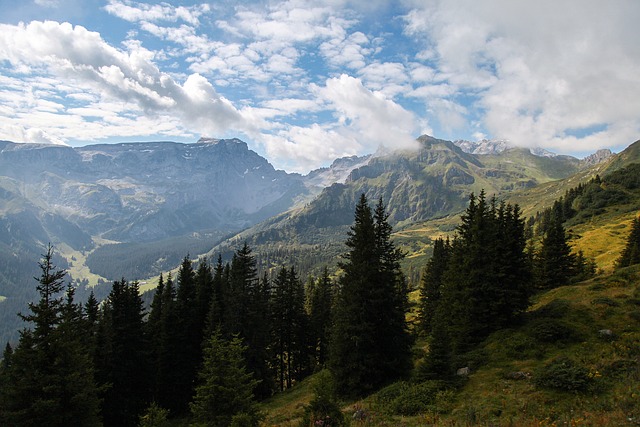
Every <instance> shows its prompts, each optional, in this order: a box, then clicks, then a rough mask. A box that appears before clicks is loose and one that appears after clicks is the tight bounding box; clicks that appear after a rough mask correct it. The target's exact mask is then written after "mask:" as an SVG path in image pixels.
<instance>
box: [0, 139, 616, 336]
mask: <svg viewBox="0 0 640 427" xmlns="http://www.w3.org/2000/svg"><path fill="white" fill-rule="evenodd" d="M418 142H419V147H420V148H419V149H418V150H414V151H403V152H390V151H388V150H383V149H381V150H379V152H377V153H374V154H371V155H368V156H362V157H357V156H353V157H346V158H341V159H337V160H335V161H334V162H333V164H331V166H329V167H326V168H321V169H318V170H314V171H312V172H310V173H309V174H307V175H300V174H295V173H287V172H284V171H281V170H276V169H275V168H274V167H273V166H272V165H271V164H270V163H269V162H268V161H267V160H266V159H264V158H263V157H261V156H259V155H258V154H257V153H255V152H254V151H252V150H249V148H248V146H247V144H246V143H245V142H243V141H241V140H239V139H222V140H217V139H206V138H202V139H200V140H199V141H198V142H197V143H193V144H180V143H174V142H146V143H122V144H100V145H89V146H85V147H76V148H72V147H65V146H52V145H39V144H18V143H13V142H8V141H0V296H3V297H5V299H4V300H3V302H0V305H4V306H5V307H8V306H11V307H14V306H21V305H24V304H26V301H28V300H29V298H30V293H29V291H26V290H25V289H24V282H27V283H28V285H31V283H30V281H32V279H31V277H32V276H33V274H32V271H33V270H35V268H34V267H37V265H36V260H37V259H39V255H40V254H41V253H42V252H43V248H44V246H45V245H46V244H47V243H49V242H51V243H52V244H53V245H54V246H55V247H56V250H57V252H58V254H59V258H58V264H59V266H60V267H62V268H67V269H68V270H69V272H70V274H71V276H72V277H73V279H75V280H76V281H82V282H83V283H85V284H88V283H91V284H96V283H98V282H100V281H102V280H113V279H118V278H120V277H122V276H125V277H126V278H127V279H130V280H134V279H144V278H147V277H150V276H153V275H155V274H158V273H159V272H161V271H166V270H168V269H171V268H173V267H174V266H175V265H177V264H178V261H179V260H180V258H181V257H183V256H185V255H186V254H187V253H189V254H190V255H191V256H192V257H193V256H197V255H199V254H204V253H209V254H210V255H214V254H216V253H222V254H229V253H231V252H232V251H233V250H234V249H236V246H237V245H238V244H239V242H241V241H247V242H248V243H249V245H250V246H252V247H255V248H256V252H257V253H259V254H260V258H261V262H263V264H264V266H265V267H269V266H272V265H277V264H278V263H280V262H283V261H284V259H285V258H287V257H288V258H289V259H293V260H296V261H297V262H298V263H299V264H301V265H302V266H303V267H302V269H303V270H305V268H306V270H309V271H310V270H311V269H313V268H314V267H316V266H317V265H319V263H321V262H332V260H335V256H336V255H337V254H338V253H340V252H341V251H342V250H343V248H342V241H343V239H344V236H345V232H346V230H347V229H348V226H349V225H350V224H351V222H352V220H353V207H354V206H355V203H356V200H357V197H358V196H359V194H360V193H362V192H365V193H367V195H368V197H369V198H370V200H376V199H378V198H382V200H383V201H384V203H385V204H386V205H387V206H388V212H389V214H390V222H391V224H393V225H394V227H396V228H400V229H401V228H402V227H407V226H409V225H411V224H416V223H420V222H423V221H427V220H433V219H435V218H441V217H445V216H447V215H451V214H455V213H457V212H459V211H461V210H462V209H464V207H465V206H466V203H467V198H468V195H469V193H470V192H472V191H474V192H479V191H480V190H481V189H484V190H485V191H486V192H487V193H489V194H496V195H497V196H499V197H504V196H506V195H508V194H513V193H514V192H517V191H522V190H527V189H529V190H530V189H532V188H534V187H536V186H539V185H540V184H545V183H550V182H554V181H557V180H560V179H563V178H567V177H570V176H572V175H574V174H576V173H580V172H581V171H582V172H583V173H588V172H585V171H588V170H589V168H592V167H594V165H598V164H602V163H603V162H604V163H606V162H612V161H613V160H612V159H615V158H616V155H613V154H612V153H611V152H610V151H608V150H605V151H600V152H598V153H595V154H594V155H593V156H589V157H587V158H585V159H582V160H580V159H577V158H574V157H570V156H560V155H553V154H552V153H549V152H546V151H539V150H538V151H536V150H529V149H524V148H516V147H513V146H511V145H510V144H509V143H508V142H507V141H486V140H485V141H480V142H477V143H473V142H469V141H455V142H451V141H446V140H441V139H436V138H433V137H430V136H426V135H425V136H421V137H420V138H418ZM318 249H322V250H320V251H318ZM318 253H319V254H320V255H317V254H318ZM313 254H316V255H313ZM27 264H31V265H32V267H31V268H30V269H28V268H27V267H26V265H27ZM305 266H306V267H305ZM0 300H1V299H0ZM0 311H1V310H0ZM4 311H5V312H8V311H15V310H4ZM12 315H13V313H12ZM0 320H3V319H0ZM0 332H2V331H0Z"/></svg>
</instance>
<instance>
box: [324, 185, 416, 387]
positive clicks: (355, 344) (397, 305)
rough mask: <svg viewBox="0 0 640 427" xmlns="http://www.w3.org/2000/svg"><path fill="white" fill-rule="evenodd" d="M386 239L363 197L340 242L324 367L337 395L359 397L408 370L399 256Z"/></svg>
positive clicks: (380, 219) (382, 217)
mask: <svg viewBox="0 0 640 427" xmlns="http://www.w3.org/2000/svg"><path fill="white" fill-rule="evenodd" d="M390 235H391V228H390V226H389V225H388V223H387V218H386V214H385V213H384V208H383V207H382V204H381V203H379V204H378V208H377V209H376V215H375V219H374V214H373V213H372V211H371V208H370V207H369V205H368V202H367V198H366V196H365V195H364V194H362V195H361V197H360V200H359V202H358V204H357V206H356V209H355V219H354V224H353V225H352V226H351V229H350V231H349V232H348V238H347V241H346V242H345V243H346V245H347V247H348V248H349V252H347V253H346V254H345V255H344V258H345V261H344V262H342V263H341V268H342V270H343V272H344V274H343V276H342V277H341V279H340V290H339V294H338V297H337V303H336V309H335V316H334V325H333V329H332V335H331V336H332V339H331V345H330V356H329V367H330V369H331V371H332V372H333V374H334V377H335V379H336V381H337V384H336V385H337V389H338V392H339V393H340V394H342V395H346V396H362V395H364V394H366V393H369V392H371V391H372V390H375V389H376V388H377V387H380V386H381V385H383V384H385V383H387V382H389V381H392V380H394V379H397V378H399V377H401V376H403V375H405V374H406V373H407V372H408V371H409V369H410V368H411V365H410V336H409V334H408V332H407V328H406V321H405V312H404V310H405V309H406V294H404V293H405V292H406V287H405V284H404V283H403V279H404V278H403V277H402V275H401V274H400V271H399V260H400V259H401V257H402V254H401V253H400V252H399V251H397V250H396V248H395V247H394V246H393V243H392V242H391V241H390Z"/></svg>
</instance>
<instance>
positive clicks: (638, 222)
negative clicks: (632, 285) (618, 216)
mask: <svg viewBox="0 0 640 427" xmlns="http://www.w3.org/2000/svg"><path fill="white" fill-rule="evenodd" d="M634 264H640V217H635V218H634V219H633V221H632V222H631V231H630V232H629V237H628V238H627V243H626V245H625V247H624V249H623V250H622V254H621V255H620V258H619V259H618V261H617V262H616V268H621V267H628V266H630V265H634Z"/></svg>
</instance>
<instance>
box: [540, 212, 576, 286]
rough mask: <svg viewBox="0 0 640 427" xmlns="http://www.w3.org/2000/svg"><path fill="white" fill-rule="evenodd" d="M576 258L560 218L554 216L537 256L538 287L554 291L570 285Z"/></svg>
mask: <svg viewBox="0 0 640 427" xmlns="http://www.w3.org/2000/svg"><path fill="white" fill-rule="evenodd" d="M574 266H575V261H574V257H573V255H572V254H571V247H570V246H569V243H568V242H567V236H566V234H565V231H564V227H563V226H562V220H561V218H560V217H559V216H557V215H553V216H552V218H551V221H550V223H549V225H548V228H547V232H546V233H545V235H544V237H543V239H542V245H541V247H540V250H539V251H538V253H537V256H536V263H535V274H536V282H537V286H538V287H539V288H541V289H552V288H557V287H559V286H565V285H568V284H569V282H570V281H571V278H572V277H573V276H574Z"/></svg>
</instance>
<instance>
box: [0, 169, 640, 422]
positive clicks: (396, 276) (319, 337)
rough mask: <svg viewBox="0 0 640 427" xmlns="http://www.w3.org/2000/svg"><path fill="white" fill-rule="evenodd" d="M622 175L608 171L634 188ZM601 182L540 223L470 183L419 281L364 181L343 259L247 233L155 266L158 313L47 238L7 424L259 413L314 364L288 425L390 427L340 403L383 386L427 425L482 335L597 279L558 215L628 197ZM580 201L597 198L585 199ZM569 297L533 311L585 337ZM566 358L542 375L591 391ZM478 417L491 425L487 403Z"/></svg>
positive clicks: (632, 252) (543, 321)
mask: <svg viewBox="0 0 640 427" xmlns="http://www.w3.org/2000/svg"><path fill="white" fill-rule="evenodd" d="M629 176H633V174H632V173H630V174H627V175H624V177H629ZM618 178H619V179H618ZM618 178H616V175H614V176H613V178H612V181H611V182H612V183H614V184H618V185H623V186H626V188H633V186H634V185H636V184H637V183H636V182H635V181H634V182H631V183H629V182H627V181H626V180H625V179H626V178H624V179H623V178H620V177H618ZM615 179H618V180H619V181H620V182H616V181H615ZM601 184H602V182H601V181H600V178H599V177H597V178H594V180H592V181H590V182H589V183H587V184H584V185H581V186H579V187H577V188H576V189H572V190H571V191H569V192H567V194H566V195H565V197H564V198H561V199H559V200H558V201H557V203H556V204H554V206H553V208H551V209H548V210H547V211H544V212H540V213H539V214H538V215H537V216H535V217H532V218H531V219H529V220H526V219H525V218H524V217H523V216H522V212H521V210H520V207H519V206H518V205H512V204H510V203H506V202H504V201H502V200H499V199H497V198H496V197H493V196H492V197H489V196H487V195H486V194H485V192H484V191H482V192H480V193H479V194H477V195H476V194H471V195H470V197H469V203H468V206H467V208H466V210H465V211H464V212H463V214H462V216H461V217H460V223H459V225H458V227H457V229H456V232H455V234H454V235H452V236H451V237H442V238H438V239H436V240H435V241H434V248H433V256H432V257H431V258H430V260H429V261H428V262H427V264H426V266H425V268H424V273H423V274H422V279H421V281H420V284H419V286H418V288H417V289H411V288H410V287H409V284H408V281H407V278H406V277H405V274H404V273H403V271H402V269H401V267H400V265H401V261H402V260H403V258H404V257H405V256H406V254H405V253H404V252H403V251H402V250H400V249H399V248H398V247H397V246H396V245H395V243H394V241H393V239H392V227H391V225H390V224H389V221H388V214H387V209H386V207H385V205H384V203H383V200H382V199H380V200H378V201H377V202H376V203H375V205H374V206H371V205H370V202H369V200H368V199H367V197H366V196H365V195H364V194H362V196H361V197H360V199H359V202H358V203H357V205H356V206H355V214H354V222H353V225H352V226H351V227H350V230H349V232H348V233H347V236H346V240H345V242H344V243H345V252H344V254H343V256H342V257H341V260H340V262H339V270H338V271H331V270H329V268H325V269H324V272H323V274H321V275H320V276H319V277H300V274H299V273H298V267H297V266H295V265H281V266H278V267H276V268H272V269H270V270H265V271H260V269H259V268H258V265H259V260H257V259H256V256H255V255H254V254H253V253H252V249H251V248H250V247H249V246H248V245H247V244H246V243H245V244H244V245H241V246H240V247H239V248H238V249H237V250H236V251H235V253H234V254H233V256H232V258H231V260H230V261H229V262H223V259H222V257H221V256H218V257H217V259H213V260H209V259H206V258H205V259H200V260H199V261H198V262H195V263H194V262H192V261H191V260H190V259H189V258H188V257H185V258H184V259H183V261H182V263H181V265H180V268H179V270H178V273H177V274H176V275H175V277H174V276H173V275H172V274H171V273H168V274H165V275H161V276H160V279H159V281H158V283H157V287H156V289H155V292H154V294H153V299H152V302H151V304H150V307H149V308H148V309H146V308H145V304H144V303H143V300H142V297H141V294H140V291H139V284H138V282H136V281H128V280H127V279H126V278H122V279H119V280H116V281H114V282H113V284H112V286H111V290H110V292H109V294H108V296H107V298H106V299H105V300H104V301H98V299H97V298H96V297H95V296H94V295H93V294H91V295H90V296H89V297H88V299H87V300H86V301H84V300H83V301H80V300H79V299H78V298H76V296H75V290H74V288H73V287H72V286H70V285H66V284H65V271H64V270H63V269H58V268H57V267H56V266H55V263H54V251H55V248H53V247H51V246H49V248H48V249H47V251H46V253H45V254H44V255H43V258H42V260H41V261H40V264H39V267H40V276H39V277H38V278H37V283H36V284H35V285H34V286H37V291H38V294H39V300H38V301H36V302H34V303H32V304H30V305H29V306H28V308H25V310H24V311H23V312H22V314H21V315H20V317H21V318H22V319H23V320H24V321H25V322H26V326H25V328H24V329H23V330H22V331H21V333H20V339H19V342H17V343H14V344H13V345H11V344H9V343H7V344H6V347H5V350H4V354H3V359H2V365H1V367H0V390H1V392H0V424H2V425H11V426H31V425H48V426H69V425H76V426H94V425H104V426H137V425H140V426H161V425H207V426H257V425H260V423H261V422H265V418H266V414H265V409H264V408H265V406H264V402H269V401H270V400H273V399H274V397H277V396H280V395H286V393H287V392H288V391H290V390H293V389H295V388H296V387H298V386H300V385H301V384H306V380H305V379H306V378H307V377H309V376H313V377H314V385H313V393H312V396H311V398H310V401H308V402H307V403H306V404H305V405H304V406H303V407H302V408H300V410H299V411H298V413H297V416H296V417H294V418H293V419H295V420H296V421H295V422H294V421H287V424H286V425H298V424H299V425H303V426H311V425H313V426H318V425H323V426H329V425H331V426H337V425H348V424H350V423H361V424H362V425H377V424H375V422H374V421H373V420H372V419H371V417H370V415H371V414H372V413H373V412H374V411H373V410H371V409H370V408H360V407H357V408H356V409H355V411H351V412H348V413H345V412H344V411H343V410H341V409H342V408H344V405H345V404H348V403H349V402H358V401H359V400H360V399H363V398H365V399H366V398H367V396H369V395H374V394H375V395H377V396H378V398H377V399H378V400H377V402H378V404H379V405H381V406H379V407H384V408H387V409H389V408H390V407H391V408H393V409H392V410H391V411H395V414H400V415H416V414H421V413H422V414H428V415H425V417H431V418H429V419H428V420H427V418H424V419H421V420H422V421H419V422H418V423H417V424H415V425H424V424H436V422H437V418H438V417H439V416H440V415H438V414H441V415H442V414H446V413H447V412H450V411H451V407H450V406H447V405H446V402H447V401H451V400H452V399H454V396H455V395H456V393H462V392H463V391H461V390H462V389H463V387H464V384H465V381H467V378H466V377H467V375H468V372H469V370H470V369H477V367H478V366H481V365H482V363H483V359H487V356H486V354H485V353H486V351H487V349H486V347H485V345H484V344H483V342H487V341H486V340H489V341H488V342H491V339H495V338H491V337H495V336H496V334H500V333H502V332H501V331H508V330H509V329H510V328H513V327H514V325H519V324H525V323H526V322H527V321H528V320H527V319H528V317H527V316H529V317H530V316H531V313H529V312H528V311H527V310H528V309H529V308H530V307H531V303H532V299H533V298H536V295H540V294H541V293H544V292H549V291H552V290H555V289H560V288H563V287H568V286H569V285H572V284H574V283H577V282H579V281H584V280H588V279H590V278H592V277H593V276H595V275H596V267H595V264H594V262H593V261H592V260H589V259H586V257H585V256H584V255H583V254H582V253H579V252H578V253H575V252H572V249H571V247H570V246H569V244H568V240H567V236H566V233H565V228H564V225H563V223H565V222H566V221H568V220H569V219H571V218H573V217H576V216H580V212H583V211H584V209H602V208H603V207H604V206H606V204H607V203H608V202H607V201H609V202H611V200H618V201H619V200H620V197H622V196H620V195H619V194H618V195H617V196H616V194H613V195H612V194H611V192H609V193H607V195H606V196H605V195H603V193H602V192H601V191H599V190H597V189H596V188H595V187H598V188H601V189H602V188H604V186H602V185H601ZM610 188H611V187H610ZM603 191H604V192H606V191H605V190H603ZM585 195H589V197H590V198H591V199H590V200H592V202H591V203H590V204H589V203H588V201H587V199H586V196H585ZM578 197H582V199H581V200H583V201H584V203H583V205H582V206H578V207H577V208H576V203H574V202H575V200H576V199H577V198H578ZM616 197H617V198H616ZM568 198H571V202H568V201H567V199H568ZM593 200H595V201H596V202H597V203H601V206H600V207H598V205H597V203H596V204H594V203H595V202H593ZM594 206H595V208H594ZM563 207H565V208H564V209H563ZM569 207H573V208H572V209H574V208H575V209H574V211H571V210H570V209H569ZM639 247H640V220H638V218H636V219H635V220H634V221H633V224H632V227H631V233H630V234H629V236H628V238H627V244H626V246H625V249H624V251H623V253H622V255H621V256H620V259H619V261H618V263H617V268H618V269H624V268H629V267H628V266H633V265H635V264H638V263H640V250H639V249H638V248H639ZM636 287H637V285H636ZM412 291H413V292H412ZM636 293H638V291H637V290H636ZM410 294H411V295H413V297H411V298H410ZM635 298H636V299H637V298H638V297H635ZM563 304H566V302H565V303H563V302H562V301H561V300H556V301H555V302H553V301H552V303H550V304H548V305H547V306H546V308H544V310H542V311H541V310H540V309H539V310H537V311H535V312H534V313H537V316H538V317H537V318H534V319H533V324H534V325H535V328H534V332H533V335H534V336H535V337H537V338H536V339H538V340H539V341H538V342H544V343H545V345H547V344H549V343H555V342H557V341H562V340H569V341H570V340H572V339H573V338H575V337H573V336H572V333H573V332H572V328H571V326H570V325H567V324H566V323H563V322H562V321H560V318H561V317H562V313H560V314H558V311H563V310H566V306H563ZM612 304H613V303H612ZM563 307H564V308H563ZM545 310H546V311H545ZM550 313H551V314H550ZM636 321H638V319H636ZM529 325H531V323H529ZM532 327H533V326H532ZM636 329H637V328H636ZM536 334H537V335H536ZM545 340H546V341H545ZM522 345H523V348H520V349H517V351H518V352H520V353H522V352H527V351H535V348H536V342H534V341H529V342H527V341H523V344H522ZM635 345H637V343H636V344H635ZM540 348H544V346H543V345H541V346H540ZM423 349H427V350H426V351H424V350H423ZM514 351H516V350H514ZM541 351H542V350H541ZM483 352H484V353H483ZM520 353H519V354H520ZM518 357H520V356H518ZM518 357H516V359H518ZM525 358H526V357H525ZM624 360H626V361H627V363H628V364H629V365H628V366H627V367H629V366H631V368H633V369H634V370H633V369H630V370H627V371H624V372H625V373H628V372H632V373H633V375H635V377H630V378H635V380H638V365H637V363H638V360H637V355H636V359H635V362H634V361H633V360H634V359H633V358H632V357H628V358H626V359H624ZM485 363H486V360H485ZM553 363H555V365H550V366H547V371H545V372H541V373H539V374H538V375H537V376H536V377H535V378H534V386H535V387H537V388H539V389H550V390H555V392H563V391H569V392H571V393H582V392H587V391H588V390H590V392H593V390H594V389H593V387H595V386H594V384H595V383H597V375H595V374H593V373H591V372H584V368H583V367H582V366H581V365H579V364H578V363H576V362H575V361H571V360H568V361H567V360H564V361H563V360H560V359H558V360H556V361H554V362H553ZM634 363H635V364H634ZM554 369H555V371H554ZM554 372H555V373H554ZM512 374H513V373H512ZM520 374H521V375H523V376H524V377H526V379H527V380H528V377H527V375H529V374H528V373H523V372H520V373H519V374H518V375H520ZM513 375H516V374H513ZM629 375H631V374H629ZM601 387H604V386H602V385H601ZM443 402H445V403H443ZM412 405H413V406H412ZM266 407H268V405H267V406H266ZM639 415H640V414H639ZM498 416H499V414H498ZM367 417H369V418H368V419H367ZM465 417H466V418H465V419H466V420H467V421H468V422H471V424H473V423H475V422H478V418H477V416H476V415H475V412H474V413H473V414H471V413H470V412H468V413H466V415H465ZM552 421H553V420H551V419H550V421H549V423H548V424H546V425H555V424H551V422H552ZM268 422H269V423H271V424H273V423H274V421H273V420H270V421H269V420H268ZM423 422H424V424H422V423H423ZM296 423H297V424H296ZM363 423H364V424H363ZM366 423H371V424H366ZM358 425H360V424H358ZM380 425H382V424H380ZM410 425H414V424H410Z"/></svg>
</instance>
